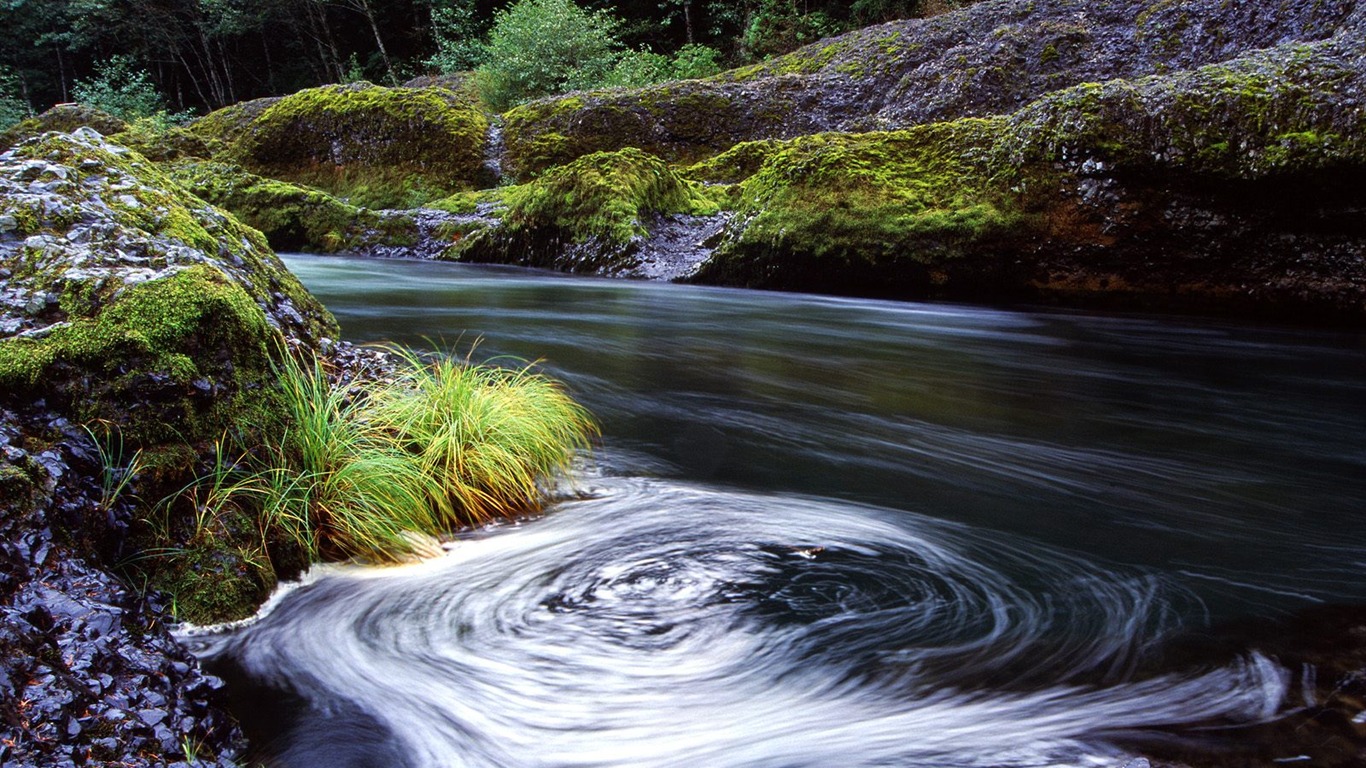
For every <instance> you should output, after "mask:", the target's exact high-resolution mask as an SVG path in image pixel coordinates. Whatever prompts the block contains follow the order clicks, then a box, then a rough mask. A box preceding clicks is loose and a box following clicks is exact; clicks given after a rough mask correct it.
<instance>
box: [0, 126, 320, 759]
mask: <svg viewBox="0 0 1366 768" xmlns="http://www.w3.org/2000/svg"><path fill="white" fill-rule="evenodd" d="M0 277H3V282H0V286H3V287H0V497H3V499H4V501H5V503H4V504H3V505H0V533H2V534H3V535H0V614H3V615H4V621H3V622H2V624H3V627H4V629H3V630H2V631H0V649H3V651H4V653H3V654H2V655H3V664H4V666H5V672H6V674H5V675H0V678H3V679H5V680H7V681H9V682H8V683H6V684H5V685H4V686H0V709H2V710H3V711H4V712H5V713H6V717H5V718H4V721H3V722H4V726H3V728H4V735H3V738H0V759H2V760H3V761H4V762H5V763H6V764H10V763H11V762H13V763H14V764H22V765H65V764H79V763H82V762H85V761H89V760H99V761H108V762H113V761H120V762H121V764H129V765H167V764H180V763H183V762H185V761H186V760H187V759H189V756H190V755H192V754H196V753H197V755H198V757H199V758H200V759H201V760H203V761H206V762H208V763H210V764H217V763H220V762H221V764H224V765H227V764H229V763H228V760H229V758H230V757H231V754H230V752H228V751H225V749H226V748H230V747H231V746H232V744H233V743H234V740H235V739H236V738H237V737H236V735H235V731H234V730H233V728H232V726H231V724H230V720H229V719H227V718H226V716H224V715H223V714H222V711H221V710H220V709H219V705H218V703H217V702H216V696H217V694H216V691H217V689H218V685H219V684H218V683H216V682H215V681H213V680H212V679H211V678H207V677H205V676H204V675H203V673H201V672H200V671H199V670H198V669H197V668H196V667H195V665H194V664H193V662H192V661H191V660H190V659H189V657H188V656H187V655H186V654H185V653H184V652H183V651H182V650H181V649H180V648H179V647H178V646H177V644H176V643H175V642H174V641H173V640H172V639H171V638H170V636H169V635H168V634H167V630H166V624H165V618H166V610H167V605H166V604H165V603H164V602H159V601H163V600H164V599H165V598H163V597H160V596H159V595H169V596H170V599H171V600H173V601H175V602H176V603H177V606H176V608H177V611H178V612H179V614H180V615H181V616H191V617H195V618H201V617H202V618H212V617H214V616H215V615H222V616H226V615H238V616H240V615H243V614H245V613H247V612H250V611H251V610H252V609H253V608H254V607H255V605H256V604H257V603H258V602H259V601H260V600H261V599H262V598H263V597H264V595H265V594H266V592H267V590H268V589H269V587H270V586H271V584H270V581H271V578H272V577H273V573H272V572H271V570H270V569H271V564H270V563H269V562H268V561H267V562H262V561H261V555H262V553H261V551H260V549H259V547H260V542H261V533H260V530H259V528H258V527H256V526H253V525H252V523H251V521H250V520H242V521H227V520H217V519H212V518H207V517H204V516H201V515H199V514H198V508H197V506H196V505H195V504H193V503H189V504H176V503H168V504H165V505H158V504H157V503H156V502H157V499H159V498H163V497H167V498H173V497H174V492H175V491H177V490H179V489H181V488H184V487H185V486H187V485H188V484H189V483H191V481H193V480H194V479H195V478H196V477H197V476H199V474H200V472H201V471H202V465H201V463H200V462H201V457H203V456H205V455H209V456H212V455H213V453H214V452H213V447H214V445H215V444H218V443H219V442H220V441H221V440H223V439H224V438H225V437H226V436H230V435H240V436H241V438H242V439H243V440H245V441H246V443H245V444H250V439H251V438H250V433H251V432H252V430H259V429H269V428H273V427H272V425H278V424H279V423H280V413H279V405H278V404H277V401H276V397H275V396H274V394H273V392H274V379H275V373H274V366H275V364H276V363H277V362H278V361H280V360H282V359H283V358H282V356H283V355H285V354H287V352H286V350H287V349H289V348H290V346H291V344H295V345H305V346H312V345H319V344H325V343H326V342H325V339H326V338H327V337H335V336H336V333H337V328H336V324H335V321H334V320H333V319H332V317H331V315H330V314H329V313H328V312H327V311H326V310H325V309H324V308H323V307H322V306H321V305H319V304H318V303H317V301H316V300H315V299H313V298H312V296H311V295H309V294H308V293H307V291H305V290H304V289H303V287H302V286H301V285H300V284H299V282H298V281H297V280H296V279H295V278H294V277H293V276H292V275H291V274H290V273H289V272H288V271H287V270H286V269H285V268H284V266H283V265H282V264H281V262H280V261H279V259H278V258H277V257H276V256H275V255H274V254H273V253H272V252H271V251H270V250H269V248H267V247H266V245H265V242H264V240H263V238H262V237H261V235H260V234H259V233H258V232H256V231H254V230H252V229H249V228H247V227H245V226H243V225H242V224H240V223H238V222H237V221H236V220H234V219H233V218H232V217H230V216H228V215H227V214H225V213H223V212H222V211H220V210H218V209H215V208H213V207H211V206H209V205H207V204H205V203H204V202H203V201H201V200H199V199H197V198H195V197H194V196H192V195H190V194H189V193H187V192H185V191H184V190H183V189H182V188H180V187H179V186H178V185H176V184H175V183H174V182H172V181H171V180H170V179H169V178H168V177H167V176H165V175H164V174H163V173H162V172H161V171H160V170H158V169H157V168H156V167H155V166H154V165H153V164H152V163H150V162H149V161H147V160H146V159H144V158H142V157H141V156H140V155H138V154H137V153H135V152H132V151H130V150H128V149H127V148H125V147H121V146H118V145H116V144H112V143H109V142H107V141H105V140H104V139H103V138H102V137H101V136H100V135H99V134H98V133H96V132H95V131H93V130H90V129H80V130H78V131H77V132H75V133H74V134H64V133H47V134H44V135H42V136H39V137H36V138H32V139H29V140H27V141H25V142H23V143H21V144H20V145H19V146H17V147H16V148H14V149H13V150H11V151H10V152H7V153H5V154H3V155H0ZM135 495H136V496H141V497H142V498H141V501H140V502H139V503H138V504H136V505H135V504H134V503H133V500H134V496H135ZM253 558H255V559H253ZM115 563H124V564H125V565H124V566H123V570H122V572H121V573H122V576H123V577H122V578H120V577H117V576H115V575H113V574H112V572H111V570H110V569H111V568H112V567H113V565H114V564H115ZM129 579H131V581H130V580H129ZM130 583H134V584H139V585H140V589H139V590H134V589H132V588H130V587H129V584H130ZM158 590H161V591H158ZM20 701H23V702H27V704H26V705H25V709H23V710H22V712H21V711H20V710H17V709H15V705H16V703H17V702H20ZM73 761H74V762H73Z"/></svg>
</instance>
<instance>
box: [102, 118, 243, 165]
mask: <svg viewBox="0 0 1366 768" xmlns="http://www.w3.org/2000/svg"><path fill="white" fill-rule="evenodd" d="M109 140H110V141H114V142H117V143H119V144H122V145H123V146H125V147H128V148H129V149H133V150H137V152H138V154H140V155H142V156H143V157H145V158H147V159H149V160H155V161H157V162H166V161H170V160H177V159H180V158H186V157H199V158H208V157H212V156H214V155H215V154H217V153H219V152H221V151H222V150H223V148H224V145H223V143H222V142H221V141H217V140H211V139H206V138H204V137H203V136H201V135H199V134H196V133H193V132H191V131H189V130H186V129H185V128H181V127H179V126H168V125H165V124H163V123H162V122H160V121H158V120H155V119H152V118H144V119H141V120H136V121H134V122H133V123H132V124H130V125H129V126H128V128H127V130H124V131H121V132H119V133H116V134H114V135H112V136H110V137H109Z"/></svg>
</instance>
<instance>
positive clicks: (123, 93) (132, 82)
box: [71, 56, 166, 122]
mask: <svg viewBox="0 0 1366 768" xmlns="http://www.w3.org/2000/svg"><path fill="white" fill-rule="evenodd" d="M135 66H136V63H135V62H134V61H133V59H132V58H131V57H129V56H114V57H112V58H110V59H109V60H108V61H106V62H104V63H103V64H101V65H100V66H99V67H98V69H97V72H96V75H95V76H94V77H93V78H91V79H89V80H80V81H78V82H77V83H76V85H75V86H74V87H73V88H72V89H71V90H72V92H73V94H74V95H75V96H76V101H78V102H80V103H81V104H84V105H86V106H88V107H94V108H96V109H99V110H102V111H104V112H108V113H109V114H111V115H113V116H114V117H118V118H122V119H124V120H128V121H130V122H131V121H133V120H137V119H138V118H143V117H152V116H155V115H163V116H164V115H166V102H165V100H164V99H162V97H161V94H160V93H158V92H157V89H156V86H155V85H153V84H152V81H151V77H150V76H149V75H148V74H147V71H146V70H144V69H134V67H135Z"/></svg>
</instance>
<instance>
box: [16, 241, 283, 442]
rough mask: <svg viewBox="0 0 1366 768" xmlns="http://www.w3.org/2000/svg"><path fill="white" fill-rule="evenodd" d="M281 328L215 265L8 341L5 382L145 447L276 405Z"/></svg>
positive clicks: (205, 433) (209, 433) (191, 437)
mask: <svg viewBox="0 0 1366 768" xmlns="http://www.w3.org/2000/svg"><path fill="white" fill-rule="evenodd" d="M275 338H276V337H275V335H274V331H273V329H271V327H270V324H269V323H268V322H267V321H266V316H265V313H264V312H263V311H262V310H261V307H260V306H258V305H257V304H256V302H255V301H254V300H253V299H252V298H251V296H250V295H249V294H248V293H247V292H246V290H244V289H243V288H242V286H240V285H238V284H237V283H235V282H233V281H232V280H230V279H229V278H228V277H227V275H225V274H224V273H223V272H221V271H219V270H216V269H214V268H213V267H211V266H209V265H207V264H201V265H196V266H193V267H190V268H188V269H185V270H182V271H177V272H175V273H173V274H171V275H170V276H168V277H164V278H159V279H154V280H149V281H147V282H145V283H139V284H136V285H133V286H132V287H130V288H128V289H127V290H124V291H121V292H119V293H118V294H117V295H115V296H114V297H113V298H112V299H110V300H109V301H107V302H105V303H104V305H103V306H102V307H100V309H99V311H98V312H96V313H94V314H91V315H88V316H82V315H79V314H71V315H68V319H67V320H66V321H64V322H62V323H61V324H58V325H55V326H53V327H51V328H50V330H48V332H46V333H43V334H41V335H29V336H20V337H15V338H8V339H3V340H0V351H3V355H0V387H3V388H4V389H6V390H7V391H8V392H9V393H10V396H12V397H13V396H22V395H24V394H30V395H32V394H38V393H41V395H42V396H43V397H45V398H47V399H48V400H49V403H50V404H51V405H56V406H58V407H60V408H61V409H62V410H63V411H65V412H68V413H70V414H71V415H72V416H73V417H74V418H75V419H76V420H78V421H81V422H86V423H91V422H96V421H108V422H110V423H114V424H119V425H120V429H121V430H122V433H123V435H124V438H125V440H127V441H129V443H130V444H131V445H134V446H137V447H143V448H146V447H150V446H155V445H157V444H159V443H163V442H169V441H174V440H179V439H184V440H187V441H189V442H195V441H196V439H198V440H205V439H209V438H213V437H216V436H218V435H220V434H222V433H223V431H224V430H227V429H231V428H235V427H236V425H237V424H239V423H250V422H256V423H260V422H259V419H260V417H261V414H262V412H264V411H266V410H268V402H267V400H266V399H265V397H264V394H265V392H266V391H267V384H268V383H269V380H270V373H269V367H270V359H271V355H272V353H271V345H272V344H274V343H276V342H275Z"/></svg>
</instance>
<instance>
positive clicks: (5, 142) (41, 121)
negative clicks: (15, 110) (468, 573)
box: [0, 104, 128, 152]
mask: <svg viewBox="0 0 1366 768" xmlns="http://www.w3.org/2000/svg"><path fill="white" fill-rule="evenodd" d="M77 128H93V129H95V130H96V131H99V132H100V133H102V134H105V135H106V136H107V135H109V134H113V133H118V132H120V131H124V130H127V129H128V123H127V122H125V121H124V120H121V119H119V118H117V117H114V116H113V115H111V114H109V113H107V112H101V111H100V110H98V109H95V108H94V107H87V106H83V105H81V104H58V105H57V106H55V107H53V108H52V109H49V110H48V111H46V112H44V113H42V114H41V115H36V116H34V117H30V118H28V119H27V120H23V121H20V122H19V123H18V124H17V125H15V126H13V127H11V128H10V129H9V130H7V131H5V132H4V133H0V152H3V151H4V150H6V149H9V148H10V147H13V146H14V145H15V144H18V143H19V142H21V141H23V140H24V139H27V138H30V137H33V136H38V135H41V134H44V133H47V132H48V131H74V130H76V129H77Z"/></svg>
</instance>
